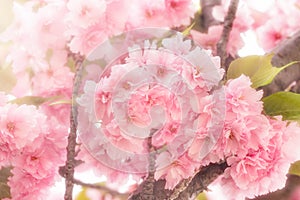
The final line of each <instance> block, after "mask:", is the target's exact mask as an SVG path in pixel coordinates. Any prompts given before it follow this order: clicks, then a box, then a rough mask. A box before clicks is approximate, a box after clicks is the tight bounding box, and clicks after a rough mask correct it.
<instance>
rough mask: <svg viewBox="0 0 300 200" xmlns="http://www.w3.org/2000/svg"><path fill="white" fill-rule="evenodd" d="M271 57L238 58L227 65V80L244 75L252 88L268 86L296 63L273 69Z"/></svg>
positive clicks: (270, 55) (268, 55) (269, 55)
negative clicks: (280, 73)
mask: <svg viewBox="0 0 300 200" xmlns="http://www.w3.org/2000/svg"><path fill="white" fill-rule="evenodd" d="M272 57H273V55H272V54H267V55H264V56H247V57H244V58H238V59H236V60H234V61H232V62H231V64H230V65H229V68H228V72H227V79H234V78H238V77H239V76H240V75H242V74H244V75H246V76H249V77H250V79H251V81H252V87H253V88H258V87H261V86H264V85H268V84H270V83H271V82H272V81H273V79H274V78H275V76H276V75H277V74H278V73H279V72H281V71H282V70H283V69H285V68H287V67H289V66H291V65H293V64H295V63H297V61H296V62H291V63H289V64H287V65H285V66H282V67H273V65H272V63H271V61H272Z"/></svg>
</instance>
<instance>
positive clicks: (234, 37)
mask: <svg viewBox="0 0 300 200" xmlns="http://www.w3.org/2000/svg"><path fill="white" fill-rule="evenodd" d="M229 4H230V1H229V0H222V2H221V5H217V6H214V7H213V11H212V15H213V17H214V18H215V20H217V21H218V22H223V21H224V18H225V16H226V14H227V10H228V7H229ZM253 23H254V19H253V18H252V17H251V12H250V10H249V9H248V7H247V3H246V2H245V1H240V2H239V6H238V9H237V13H236V18H235V20H234V23H233V28H232V30H231V32H230V37H229V41H228V45H227V53H228V54H230V55H232V56H235V55H236V54H237V51H238V50H239V49H241V48H242V47H243V45H244V42H243V39H242V37H241V34H243V33H245V32H246V31H248V30H249V29H250V28H252V24H253ZM222 31H223V24H222V23H220V24H218V25H212V26H210V27H209V28H208V32H207V33H201V32H198V31H192V32H191V34H192V37H193V39H194V40H195V42H197V43H198V44H199V45H201V46H203V47H205V48H207V49H211V50H213V52H214V53H216V50H217V49H216V48H217V43H218V41H219V40H220V38H221V34H222Z"/></svg>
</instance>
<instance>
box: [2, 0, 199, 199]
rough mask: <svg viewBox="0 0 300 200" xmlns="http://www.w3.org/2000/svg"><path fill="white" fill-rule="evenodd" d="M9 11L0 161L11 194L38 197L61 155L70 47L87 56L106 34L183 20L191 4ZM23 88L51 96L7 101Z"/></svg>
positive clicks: (171, 1) (81, 4) (73, 1)
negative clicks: (8, 81) (11, 81)
mask: <svg viewBox="0 0 300 200" xmlns="http://www.w3.org/2000/svg"><path fill="white" fill-rule="evenodd" d="M13 13H14V20H13V22H12V24H11V26H10V27H8V28H7V30H6V31H5V32H3V33H1V35H0V41H1V43H6V44H9V46H10V47H9V52H8V53H7V57H6V60H5V62H6V63H8V65H9V67H11V68H12V72H13V78H15V79H16V80H17V81H16V84H15V85H14V87H13V88H12V90H11V91H6V92H7V93H9V94H10V95H9V96H7V95H6V94H1V95H0V124H1V127H0V131H1V134H0V141H1V151H0V155H1V158H0V162H1V167H2V166H5V167H10V166H12V167H13V169H12V173H13V176H12V177H11V178H10V180H9V186H10V187H11V195H12V199H45V196H46V195H45V194H46V193H47V188H49V187H50V186H52V185H53V183H54V182H55V180H56V178H57V177H59V175H58V166H61V165H64V161H65V153H66V152H65V147H66V145H67V142H66V137H67V135H68V132H69V115H70V105H69V104H68V103H67V104H66V103H61V102H68V101H69V100H70V98H71V93H72V85H73V76H74V67H75V63H74V61H75V57H74V54H76V53H80V54H81V55H83V56H87V54H89V53H90V52H91V50H92V49H94V48H95V47H97V46H98V45H99V43H101V42H102V41H104V40H106V39H107V38H108V37H110V36H113V35H116V34H119V33H121V32H123V31H127V30H131V29H134V28H139V27H145V26H155V27H175V26H180V25H182V24H185V25H188V24H189V23H190V19H191V17H192V16H193V13H194V7H193V3H192V1H191V0H162V1H150V0H143V1H140V0H134V1H132V0H110V1H104V0H87V1H78V0H70V1H65V0H62V1H52V0H46V1H26V2H22V3H19V2H14V3H13ZM140 15H143V16H144V17H139V16H140ZM158 18H159V19H158ZM91 71H95V69H93V68H92V69H91ZM23 96H38V97H41V98H44V99H43V101H44V100H45V101H47V100H49V101H52V102H53V100H54V103H53V104H49V103H44V104H41V105H39V107H38V108H36V107H34V106H27V105H15V104H11V103H9V102H8V99H14V98H20V97H23ZM56 100H57V102H55V101H56ZM38 104H39V103H38ZM111 126H113V124H111ZM115 137H117V136H115ZM128 146H129V145H128ZM82 152H84V151H82ZM111 172H112V173H116V172H115V171H113V170H111ZM111 177H114V175H111ZM29 188H30V189H29Z"/></svg>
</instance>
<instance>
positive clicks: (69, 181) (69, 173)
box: [64, 55, 84, 200]
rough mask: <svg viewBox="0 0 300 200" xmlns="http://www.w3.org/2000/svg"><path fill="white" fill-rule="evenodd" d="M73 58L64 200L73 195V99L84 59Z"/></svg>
mask: <svg viewBox="0 0 300 200" xmlns="http://www.w3.org/2000/svg"><path fill="white" fill-rule="evenodd" d="M74 57H75V62H76V64H75V67H76V73H75V76H74V81H73V92H72V106H71V113H70V133H69V136H68V145H67V160H66V164H65V167H64V169H65V175H64V177H65V179H66V180H65V182H66V191H65V195H64V199H65V200H72V194H73V179H74V168H75V165H76V160H75V157H76V151H75V148H76V137H77V134H76V132H77V112H78V110H77V104H76V103H75V99H76V97H77V95H78V92H79V88H80V84H81V78H82V71H83V65H82V62H83V60H84V58H83V57H82V56H80V55H74Z"/></svg>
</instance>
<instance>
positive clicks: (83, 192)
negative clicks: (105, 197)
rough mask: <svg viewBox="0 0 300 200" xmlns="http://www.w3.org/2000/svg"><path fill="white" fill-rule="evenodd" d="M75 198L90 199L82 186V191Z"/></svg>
mask: <svg viewBox="0 0 300 200" xmlns="http://www.w3.org/2000/svg"><path fill="white" fill-rule="evenodd" d="M75 199H76V200H90V198H88V197H87V196H86V188H82V191H81V192H80V193H79V194H78V195H77V196H76V198H75Z"/></svg>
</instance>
